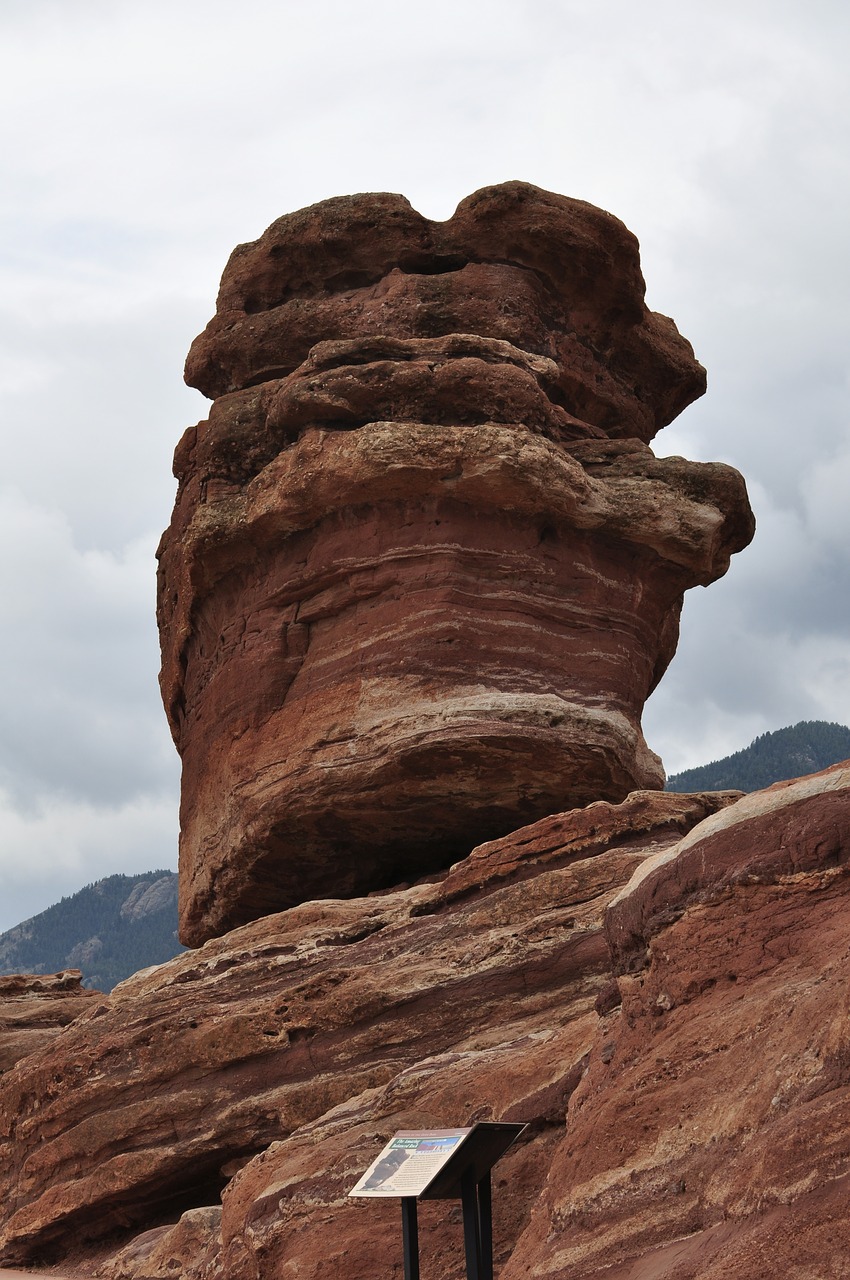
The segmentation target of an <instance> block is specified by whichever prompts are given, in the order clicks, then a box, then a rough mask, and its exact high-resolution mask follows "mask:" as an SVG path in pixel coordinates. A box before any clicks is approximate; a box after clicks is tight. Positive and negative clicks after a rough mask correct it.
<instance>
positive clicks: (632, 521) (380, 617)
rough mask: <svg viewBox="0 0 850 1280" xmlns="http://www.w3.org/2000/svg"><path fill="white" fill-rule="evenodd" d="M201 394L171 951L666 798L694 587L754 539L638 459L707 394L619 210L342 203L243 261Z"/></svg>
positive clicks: (188, 482)
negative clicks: (176, 919)
mask: <svg viewBox="0 0 850 1280" xmlns="http://www.w3.org/2000/svg"><path fill="white" fill-rule="evenodd" d="M187 376H188V378H189V380H190V382H192V383H193V384H194V385H196V386H198V387H200V388H201V389H202V390H203V391H205V392H206V393H207V394H209V395H212V396H215V397H217V399H216V401H215V404H214V405H213V407H212V410H211V413H210V417H209V420H208V421H207V422H203V423H200V424H199V425H198V427H196V428H192V429H191V430H190V431H189V432H187V433H186V436H185V437H184V439H183V441H182V442H181V444H180V446H179V447H178V450H177V454H176V464H175V465H176V472H177V475H178V477H179V479H180V489H179V492H178V498H177V503H176V506H175V511H174V516H173V519H172V524H171V527H170V529H169V531H168V533H167V534H166V535H165V538H164V540H163V544H162V548H161V574H160V604H159V617H160V628H161V635H162V644H163V668H162V689H163V697H164V701H165V704H166V708H167V710H168V713H169V717H170V720H171V725H172V730H173V732H174V736H175V740H176V742H177V744H178V747H179V749H180V752H181V756H182V759H183V789H182V806H181V883H180V892H181V938H182V939H183V941H184V942H186V943H189V944H196V943H198V942H200V941H203V940H204V939H206V938H209V937H211V936H214V935H216V934H221V933H223V932H225V931H226V930H227V929H228V928H231V927H233V926H234V925H238V924H242V923H244V922H246V921H248V920H251V919H254V918H257V917H259V916H262V915H264V914H266V913H268V912H270V911H273V910H276V909H279V908H281V907H287V906H290V905H292V904H294V903H296V902H299V901H304V900H306V899H309V898H316V897H328V896H346V895H351V894H355V893H362V892H366V891H369V890H370V889H373V888H376V887H379V886H383V885H391V884H396V883H398V882H399V880H400V879H404V878H407V879H412V878H415V877H417V876H420V875H422V874H426V873H429V872H433V871H435V870H437V869H439V868H444V867H446V866H447V865H448V864H449V863H450V862H451V861H453V860H455V859H457V858H460V857H463V856H465V855H466V854H467V853H468V852H469V851H470V850H471V849H472V848H473V847H474V846H475V845H476V844H478V843H480V842H481V841H484V840H488V839H492V838H497V837H499V836H502V835H504V834H506V833H507V832H509V831H511V830H513V829H515V828H516V827H517V826H519V825H520V824H522V823H524V822H525V823H527V822H530V821H533V820H535V819H537V818H539V817H541V816H543V815H545V814H547V813H551V812H557V811H560V810H564V809H567V808H570V807H572V806H579V805H584V804H587V803H588V802H590V801H594V800H597V799H608V800H614V801H616V800H621V799H622V798H623V797H624V796H625V795H626V794H627V793H628V792H629V791H631V790H633V789H634V788H635V787H658V786H660V785H661V784H662V779H663V774H662V771H661V766H660V762H659V761H658V759H657V757H655V756H654V755H653V754H652V753H651V752H650V751H649V750H648V748H647V747H646V744H645V743H644V740H643V736H642V734H641V730H640V716H641V712H642V709H643V704H644V701H645V699H646V697H647V696H648V694H649V693H650V692H651V690H652V688H653V687H654V685H655V684H656V682H657V681H658V679H659V678H660V677H661V675H662V674H663V672H664V670H665V668H666V666H667V664H668V663H669V661H670V658H671V657H672V655H673V652H674V650H675V646H676V639H677V627H678V615H679V610H680V607H681V601H682V596H683V593H684V591H685V590H686V589H687V588H688V587H690V586H693V585H695V584H697V583H701V584H707V583H709V582H711V581H713V580H714V579H715V578H716V577H718V576H719V575H720V574H722V573H724V572H725V570H726V568H727V566H728V563H729V556H730V554H731V553H732V552H733V551H736V550H738V549H740V548H741V547H743V546H744V545H746V543H747V542H748V541H749V539H750V537H751V535H752V517H751V514H750V512H749V507H748V505H747V501H746V495H745V492H744V488H743V483H742V481H741V479H740V477H739V476H738V475H737V473H736V472H734V471H732V470H731V469H730V468H728V467H722V466H719V465H718V466H714V465H707V464H702V465H699V464H693V463H687V462H685V461H683V460H682V459H665V460H659V459H656V458H655V457H654V456H653V454H652V453H651V451H650V450H649V448H648V445H647V444H646V441H648V440H649V439H651V437H652V436H653V434H654V433H655V431H656V430H657V429H658V428H659V427H660V426H662V425H664V423H665V422H668V421H669V420H670V418H671V417H673V416H674V415H675V414H676V413H677V412H678V411H679V410H680V409H681V408H682V407H683V406H684V405H685V404H687V403H688V402H689V401H690V400H692V399H693V398H694V397H695V396H696V395H698V394H701V392H702V390H703V388H704V374H703V371H702V369H701V368H700V366H699V365H698V364H697V363H696V362H695V361H694V359H693V353H692V352H691V349H690V346H689V345H688V343H687V342H685V340H684V339H683V338H681V337H680V336H679V334H678V332H677V331H676V328H675V326H674V325H673V323H672V322H671V321H669V320H667V319H666V318H665V317H662V316H657V315H655V314H653V313H651V312H649V311H648V310H647V309H646V306H645V304H644V301H643V280H642V278H641V275H640V269H639V263H638V253H637V243H636V241H635V239H634V237H633V236H632V235H631V234H630V233H629V232H628V231H627V230H626V228H625V227H623V226H622V224H621V223H619V222H618V221H617V219H615V218H613V217H611V216H610V215H609V214H606V213H603V212H602V211H600V210H598V209H594V208H592V207H591V206H589V205H586V204H583V203H581V202H579V201H573V200H568V199H566V198H564V197H560V196H554V195H551V194H550V193H547V192H543V191H540V190H538V189H537V188H535V187H530V186H527V185H525V184H522V183H508V184H506V185H505V186H502V187H492V188H487V189H486V190H484V191H481V192H478V193H476V194H475V195H474V196H471V197H470V198H469V199H468V200H466V201H464V202H463V203H462V204H461V205H460V207H459V208H458V210H457V212H456V214H455V215H454V217H453V218H452V219H450V220H449V221H448V222H446V223H434V222H430V221H428V220H427V219H425V218H422V217H421V216H420V215H419V214H417V213H416V212H415V211H414V210H412V209H411V208H410V206H409V205H408V204H407V202H406V201H404V200H403V199H402V198H401V197H397V196H354V197H349V198H345V199H341V200H331V201H326V202H325V203H323V204H320V205H317V206H315V207H314V208H312V209H307V210H302V211H301V212H299V213H296V214H292V215H289V216H288V217H286V218H282V219H280V220H279V221H278V222H276V223H275V224H274V225H273V226H272V227H270V228H269V230H268V231H267V232H266V233H265V235H264V236H262V237H261V238H260V240H258V241H257V242H256V243H254V244H251V245H244V246H241V247H240V248H239V249H237V250H236V252H235V253H234V255H233V256H232V258H231V261H230V263H229V264H228V267H227V270H226V271H225V274H224V278H223V281H222V287H221V292H220V295H219V301H218V310H217V313H216V316H215V318H214V320H213V321H212V322H211V323H210V325H209V326H208V328H207V330H206V331H205V333H204V334H203V335H201V337H200V338H199V339H197V341H196V343H195V344H194V346H193V348H192V351H191V353H190V357H189V361H188V365H187Z"/></svg>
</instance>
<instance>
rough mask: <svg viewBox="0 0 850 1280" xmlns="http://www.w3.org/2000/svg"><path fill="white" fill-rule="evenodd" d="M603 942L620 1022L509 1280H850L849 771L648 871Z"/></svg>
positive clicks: (759, 807)
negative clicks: (849, 1279)
mask: <svg viewBox="0 0 850 1280" xmlns="http://www.w3.org/2000/svg"><path fill="white" fill-rule="evenodd" d="M606 933H607V935H608V937H609V940H610V943H611V947H612V958H613V960H614V963H615V965H616V967H617V968H618V970H619V971H620V976H619V978H618V985H619V989H620V994H621V997H622V1007H621V1008H620V1009H619V1010H618V1011H616V1012H614V1013H612V1014H610V1015H609V1016H607V1017H606V1018H605V1019H604V1020H603V1022H602V1023H601V1025H600V1027H599V1030H598V1032H597V1036H596V1042H595V1045H594V1049H593V1051H592V1052H591V1055H590V1058H589V1060H588V1069H587V1072H586V1074H585V1075H584V1078H583V1079H582V1082H581V1084H580V1085H579V1086H578V1087H577V1088H576V1090H575V1092H574V1093H573V1095H572V1097H571V1100H570V1106H569V1113H568V1116H567V1132H566V1136H565V1137H564V1139H563V1141H562V1143H561V1145H560V1148H559V1151H558V1154H557V1156H556V1157H555V1159H554V1160H553V1163H552V1166H551V1169H550V1173H549V1177H548V1182H547V1187H546V1190H545V1192H544V1194H543V1196H542V1197H541V1199H540V1201H539V1202H538V1204H537V1206H536V1208H535V1212H534V1215H533V1218H532V1222H531V1225H530V1226H529V1228H528V1230H527V1232H526V1233H525V1235H524V1236H523V1238H522V1240H521V1241H520V1242H519V1244H518V1245H517V1247H516V1249H515V1251H514V1254H513V1256H512V1258H511V1260H510V1262H509V1263H508V1265H507V1266H506V1267H505V1270H504V1272H503V1273H502V1274H503V1278H504V1280H518V1278H519V1277H530V1276H534V1277H535V1280H537V1278H538V1277H558V1280H562V1278H563V1280H565V1278H566V1277H567V1276H570V1277H572V1276H581V1277H583V1278H586V1280H593V1278H595V1277H599V1278H600V1280H601V1277H602V1276H604V1277H605V1280H726V1278H727V1277H729V1276H733V1275H734V1276H735V1277H736V1278H737V1280H763V1277H764V1276H765V1275H768V1274H770V1271H771V1269H772V1268H773V1267H777V1268H779V1269H781V1272H782V1274H783V1276H786V1277H789V1278H790V1280H808V1277H811V1276H818V1277H821V1276H823V1277H825V1278H830V1280H831V1278H833V1277H834V1278H835V1280H837V1278H838V1277H842V1276H844V1275H846V1274H847V1269H848V1258H850V1251H848V1239H847V1233H846V1221H845V1217H844V1214H843V1213H842V1211H841V1210H840V1208H839V1206H840V1204H841V1203H842V1202H843V1201H844V1200H846V1196H847V1190H848V1186H850V986H848V972H850V968H848V966H850V763H848V764H844V765H840V766H836V767H835V768H833V769H830V770H826V771H824V772H823V773H821V774H816V775H813V776H812V777H809V778H803V779H800V780H798V781H795V782H793V783H779V784H777V785H776V786H774V787H771V788H769V789H768V790H766V791H762V792H756V793H755V794H753V795H751V796H747V797H746V798H744V799H743V800H740V801H739V802H738V803H737V804H736V805H734V806H733V807H732V808H730V809H727V810H726V811H725V812H723V813H720V814H716V815H714V816H713V817H710V818H708V819H707V820H706V821H705V822H703V823H702V824H700V825H699V826H697V827H695V828H694V829H693V830H692V831H691V832H690V833H689V834H688V835H687V836H685V837H684V838H683V840H682V841H681V842H680V843H679V844H678V845H677V846H676V847H674V848H671V849H669V850H666V851H663V852H661V853H660V854H659V855H657V856H656V857H655V858H654V859H649V860H648V861H647V862H645V863H644V864H643V866H642V867H641V868H640V869H639V870H638V871H637V872H636V873H635V876H634V877H633V879H632V881H631V882H630V884H629V885H628V886H627V887H626V888H624V889H623V891H622V892H621V893H620V894H619V895H618V896H617V898H616V899H615V900H614V902H612V904H611V906H610V907H609V909H608V912H607V917H606ZM768 1260H769V1261H768Z"/></svg>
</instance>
